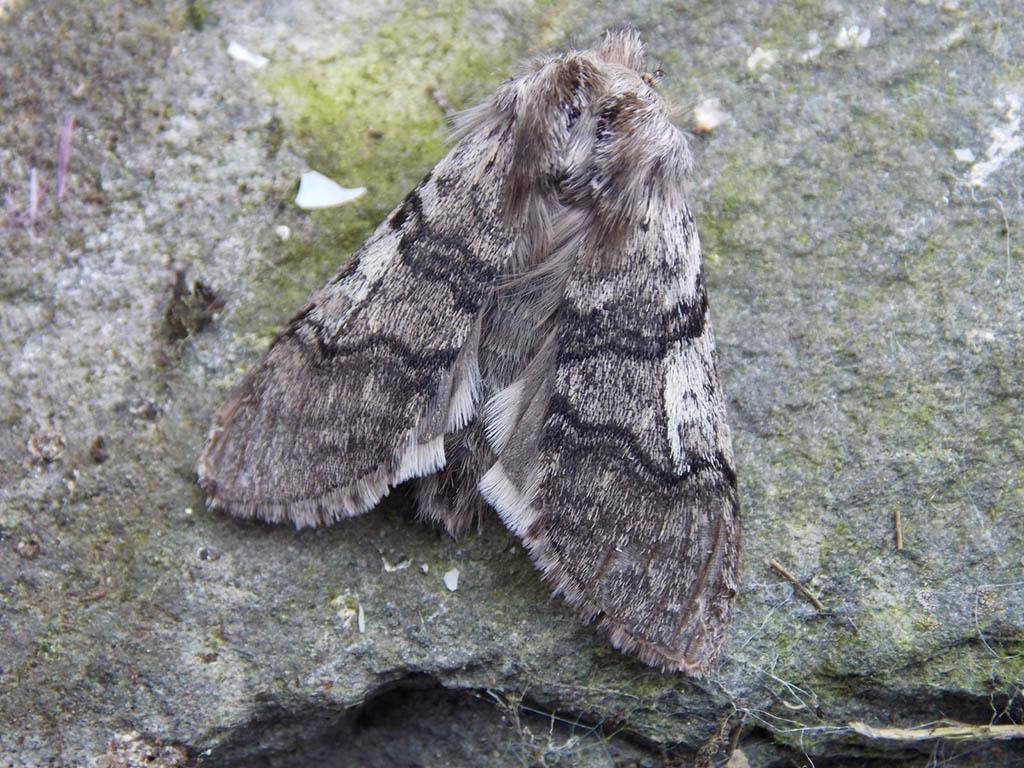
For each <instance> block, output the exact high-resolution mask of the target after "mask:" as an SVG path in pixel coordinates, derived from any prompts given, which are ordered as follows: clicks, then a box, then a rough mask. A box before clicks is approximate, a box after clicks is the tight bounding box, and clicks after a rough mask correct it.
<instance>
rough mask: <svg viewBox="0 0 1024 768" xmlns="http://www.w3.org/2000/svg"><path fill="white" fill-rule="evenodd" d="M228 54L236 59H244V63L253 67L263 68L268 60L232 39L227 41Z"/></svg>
mask: <svg viewBox="0 0 1024 768" xmlns="http://www.w3.org/2000/svg"><path fill="white" fill-rule="evenodd" d="M228 56H230V57H231V58H232V59H235V60H236V61H244V62H245V63H246V64H249V65H250V66H253V67H255V68H256V69H263V68H264V67H265V66H267V64H268V63H269V62H270V59H268V58H267V57H266V56H260V55H259V54H258V53H253V52H252V51H250V50H249V49H248V48H245V47H243V46H241V45H239V44H238V43H236V42H235V41H234V40H229V41H228Z"/></svg>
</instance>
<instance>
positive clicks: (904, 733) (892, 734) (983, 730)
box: [850, 723, 1024, 741]
mask: <svg viewBox="0 0 1024 768" xmlns="http://www.w3.org/2000/svg"><path fill="white" fill-rule="evenodd" d="M850 728H852V729H853V730H854V732H855V733H859V734H860V735H861V736H866V737H867V738H869V739H889V740H891V741H928V740H929V739H970V740H972V741H1005V740H1008V739H1024V725H968V724H966V723H957V724H956V725H932V726H928V727H925V728H872V727H871V726H870V725H868V724H867V723H850Z"/></svg>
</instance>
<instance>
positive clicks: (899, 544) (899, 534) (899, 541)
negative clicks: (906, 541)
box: [892, 509, 903, 550]
mask: <svg viewBox="0 0 1024 768" xmlns="http://www.w3.org/2000/svg"><path fill="white" fill-rule="evenodd" d="M892 523H893V525H894V526H895V527H896V549H897V550H900V549H903V523H902V522H901V521H900V511H899V510H898V509H894V510H893V513H892Z"/></svg>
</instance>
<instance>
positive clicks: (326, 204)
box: [295, 171, 366, 208]
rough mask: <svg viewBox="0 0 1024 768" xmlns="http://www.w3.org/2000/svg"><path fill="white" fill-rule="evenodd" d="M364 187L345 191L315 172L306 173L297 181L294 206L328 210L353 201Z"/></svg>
mask: <svg viewBox="0 0 1024 768" xmlns="http://www.w3.org/2000/svg"><path fill="white" fill-rule="evenodd" d="M365 191H366V187H354V188H352V189H346V188H345V187H342V186H340V185H339V184H337V183H335V182H333V181H331V180H330V179H329V178H327V177H326V176H324V175H323V174H322V173H318V172H317V171H306V173H304V174H302V178H301V179H300V180H299V193H298V194H297V195H295V204H296V205H297V206H299V208H330V207H331V206H334V205H341V204H342V203H347V202H349V201H351V200H355V199H356V198H357V197H359V196H360V195H361V194H363V193H364V192H365Z"/></svg>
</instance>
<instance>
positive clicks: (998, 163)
mask: <svg viewBox="0 0 1024 768" xmlns="http://www.w3.org/2000/svg"><path fill="white" fill-rule="evenodd" d="M1022 105H1024V100H1022V99H1021V96H1020V95H1019V94H1016V93H1006V94H1004V95H1003V96H1002V97H1001V98H1000V99H999V100H998V101H997V102H996V106H997V107H1001V108H1002V110H1003V116H1002V119H1001V120H1000V121H999V122H998V123H996V124H995V125H994V126H992V128H991V130H989V132H988V135H989V138H990V139H991V143H990V144H989V145H988V147H986V148H985V160H983V161H980V162H978V163H976V164H975V165H974V167H972V168H971V173H970V177H969V178H968V181H970V183H971V185H972V186H980V185H981V184H984V183H986V182H987V181H988V178H989V176H991V175H992V174H993V173H995V172H996V171H997V170H998V169H999V168H1001V167H1002V166H1003V165H1004V164H1005V163H1006V161H1007V160H1009V159H1010V155H1012V154H1013V153H1014V152H1016V151H1017V150H1018V149H1020V148H1021V147H1024V134H1022V132H1021V118H1022Z"/></svg>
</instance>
